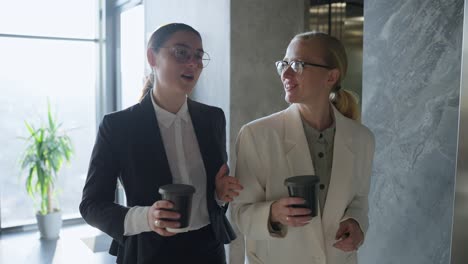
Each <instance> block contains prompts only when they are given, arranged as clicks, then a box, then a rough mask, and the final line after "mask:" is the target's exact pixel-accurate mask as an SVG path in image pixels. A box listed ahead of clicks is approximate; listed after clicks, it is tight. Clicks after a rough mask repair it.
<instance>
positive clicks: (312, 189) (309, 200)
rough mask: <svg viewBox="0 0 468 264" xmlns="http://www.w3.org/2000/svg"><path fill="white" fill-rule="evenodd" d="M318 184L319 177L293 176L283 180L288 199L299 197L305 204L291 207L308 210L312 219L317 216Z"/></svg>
mask: <svg viewBox="0 0 468 264" xmlns="http://www.w3.org/2000/svg"><path fill="white" fill-rule="evenodd" d="M319 182H320V179H319V177H318V176H315V175H303V176H294V177H290V178H287V179H286V180H284V185H286V187H288V193H289V196H290V197H301V198H303V199H304V200H305V204H295V205H292V207H295V208H308V209H310V210H311V211H312V213H311V216H312V217H315V216H317V184H318V183H319Z"/></svg>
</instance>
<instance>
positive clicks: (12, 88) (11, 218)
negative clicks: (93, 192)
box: [0, 0, 98, 228]
mask: <svg viewBox="0 0 468 264" xmlns="http://www.w3.org/2000/svg"><path fill="white" fill-rule="evenodd" d="M1 5H2V6H1V8H0V58H1V59H0V72H1V74H0V93H1V96H0V131H2V132H1V135H2V136H1V137H0V146H1V147H0V182H1V183H2V184H1V187H0V213H1V227H2V228H5V227H11V226H17V225H23V224H28V223H34V222H35V207H34V204H33V201H32V199H30V197H29V196H28V195H27V193H26V190H25V180H24V179H25V176H26V175H25V174H26V173H27V172H21V171H20V163H19V160H20V157H21V155H22V154H23V152H24V149H25V146H26V142H25V141H24V140H21V139H20V138H19V137H26V136H27V134H28V133H27V130H26V127H25V124H24V121H25V120H28V122H31V123H33V124H36V125H39V124H40V123H41V122H45V121H46V112H47V99H49V101H50V103H51V106H52V110H53V113H54V114H55V115H56V117H57V118H58V120H60V121H61V122H62V123H63V125H62V127H63V128H64V129H65V130H67V133H68V135H69V136H70V137H71V139H72V142H73V146H74V156H73V157H72V160H71V163H70V164H69V165H64V166H63V168H62V170H61V171H60V172H59V175H58V177H59V181H58V184H57V186H58V187H59V192H58V199H57V200H58V202H59V206H60V208H61V210H62V214H63V218H64V219H67V218H76V217H79V212H78V205H79V202H80V200H81V191H82V188H83V185H84V181H85V179H86V173H87V167H88V163H89V157H90V154H91V150H92V146H93V143H94V139H95V135H96V83H97V81H96V80H97V72H98V70H97V61H98V60H97V57H98V45H97V40H95V35H96V32H95V29H96V28H97V24H96V23H97V22H96V21H98V19H97V18H98V11H97V8H98V6H97V2H96V1H94V0H86V1H84V0H81V1H59V0H44V1H26V0H22V1H3V2H2V4H1Z"/></svg>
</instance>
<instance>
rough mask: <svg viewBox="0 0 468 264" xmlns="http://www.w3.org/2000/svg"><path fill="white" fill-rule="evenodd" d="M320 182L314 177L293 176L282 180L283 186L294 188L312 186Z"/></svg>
mask: <svg viewBox="0 0 468 264" xmlns="http://www.w3.org/2000/svg"><path fill="white" fill-rule="evenodd" d="M319 182H320V178H319V177H318V176H315V175H302V176H294V177H290V178H287V179H286V180H284V185H286V186H291V187H296V186H304V185H314V184H317V183H319Z"/></svg>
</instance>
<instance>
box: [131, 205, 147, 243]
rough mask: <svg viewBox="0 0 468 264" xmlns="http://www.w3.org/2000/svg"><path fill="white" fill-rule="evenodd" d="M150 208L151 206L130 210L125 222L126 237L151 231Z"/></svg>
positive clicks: (136, 207) (135, 207)
mask: <svg viewBox="0 0 468 264" xmlns="http://www.w3.org/2000/svg"><path fill="white" fill-rule="evenodd" d="M149 208H150V207H149V206H134V207H132V208H130V210H128V212H127V214H126V215H125V221H124V236H133V235H138V234H140V233H143V232H149V231H151V228H150V227H149V224H148V216H147V215H148V210H149Z"/></svg>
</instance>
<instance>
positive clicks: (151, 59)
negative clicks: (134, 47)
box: [146, 49, 156, 67]
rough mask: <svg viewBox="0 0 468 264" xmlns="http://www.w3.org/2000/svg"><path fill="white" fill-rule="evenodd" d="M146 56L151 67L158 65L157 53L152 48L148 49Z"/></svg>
mask: <svg viewBox="0 0 468 264" xmlns="http://www.w3.org/2000/svg"><path fill="white" fill-rule="evenodd" d="M146 57H147V59H148V63H149V65H150V66H151V67H154V66H156V54H154V52H153V51H152V50H151V49H147V50H146Z"/></svg>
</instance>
